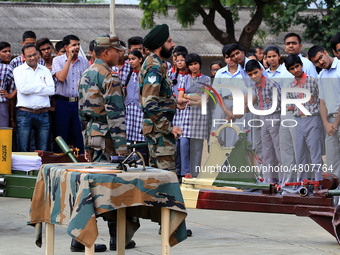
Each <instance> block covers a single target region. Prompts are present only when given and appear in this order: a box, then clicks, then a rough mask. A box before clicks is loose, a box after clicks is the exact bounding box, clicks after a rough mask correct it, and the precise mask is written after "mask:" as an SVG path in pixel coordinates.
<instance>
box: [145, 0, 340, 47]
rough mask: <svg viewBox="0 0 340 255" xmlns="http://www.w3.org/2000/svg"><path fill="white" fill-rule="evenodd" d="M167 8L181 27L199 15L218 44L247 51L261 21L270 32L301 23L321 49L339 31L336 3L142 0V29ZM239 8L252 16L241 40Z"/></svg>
mask: <svg viewBox="0 0 340 255" xmlns="http://www.w3.org/2000/svg"><path fill="white" fill-rule="evenodd" d="M311 4H314V5H315V6H317V7H318V11H315V14H313V15H306V12H305V11H307V9H308V6H310V5H311ZM169 6H173V7H175V8H176V12H175V17H176V19H177V20H178V21H179V23H180V24H181V25H182V26H183V27H184V28H185V27H189V26H191V25H193V24H194V23H195V21H196V19H197V17H199V16H200V17H201V18H202V19H203V24H204V26H205V27H206V28H207V30H208V31H209V32H210V34H211V35H212V36H213V37H214V38H215V39H216V40H217V41H219V42H220V43H221V44H223V45H225V44H229V43H235V42H238V43H240V44H241V45H242V46H243V47H245V48H246V49H249V48H250V46H251V43H252V41H253V38H254V36H255V34H256V32H258V31H259V26H260V25H261V23H262V22H263V21H265V22H266V24H267V25H269V26H270V28H271V32H273V33H278V32H280V31H287V30H288V29H289V28H290V27H291V25H299V24H303V25H304V26H305V27H306V28H308V29H306V32H305V33H304V37H305V38H307V39H311V40H312V41H313V42H315V43H316V42H323V43H322V44H323V45H324V46H328V45H327V43H326V41H329V39H330V37H331V36H332V35H333V34H334V33H335V30H337V29H338V24H339V21H340V20H339V19H340V8H339V7H338V6H339V0H285V1H279V0H141V1H140V7H141V8H142V9H143V10H144V17H143V19H142V24H141V25H142V27H143V28H147V27H152V26H153V25H154V17H155V15H156V14H160V15H167V14H168V8H169ZM241 7H249V8H250V10H251V15H250V17H249V20H248V23H247V24H246V25H245V26H244V27H243V29H242V31H241V35H240V37H239V38H236V35H235V23H236V22H237V21H238V20H239V16H238V11H239V10H240V8H241ZM325 7H327V8H326V10H325V9H324V8H325ZM336 7H337V8H336ZM216 15H220V16H221V17H222V18H223V19H224V20H225V25H224V27H223V28H220V27H218V26H217V25H216V22H215V18H216Z"/></svg>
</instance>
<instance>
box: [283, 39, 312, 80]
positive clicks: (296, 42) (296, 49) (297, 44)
mask: <svg viewBox="0 0 340 255" xmlns="http://www.w3.org/2000/svg"><path fill="white" fill-rule="evenodd" d="M301 42H302V41H301V37H300V36H299V35H298V34H295V33H288V34H286V35H285V37H284V43H285V51H286V53H287V54H296V55H298V56H299V58H300V59H301V61H302V64H303V66H302V71H304V73H305V74H307V75H308V76H312V77H314V78H318V73H317V71H316V69H315V66H314V65H313V63H312V62H311V61H310V60H309V59H308V58H305V57H303V56H302V54H301V53H300V51H301V49H302V43H301Z"/></svg>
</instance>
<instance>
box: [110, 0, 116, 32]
mask: <svg viewBox="0 0 340 255" xmlns="http://www.w3.org/2000/svg"><path fill="white" fill-rule="evenodd" d="M110 34H116V5H115V0H111V1H110Z"/></svg>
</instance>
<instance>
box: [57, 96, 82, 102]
mask: <svg viewBox="0 0 340 255" xmlns="http://www.w3.org/2000/svg"><path fill="white" fill-rule="evenodd" d="M56 99H57V100H61V101H67V102H70V103H76V102H78V101H79V97H64V96H61V95H57V96H56Z"/></svg>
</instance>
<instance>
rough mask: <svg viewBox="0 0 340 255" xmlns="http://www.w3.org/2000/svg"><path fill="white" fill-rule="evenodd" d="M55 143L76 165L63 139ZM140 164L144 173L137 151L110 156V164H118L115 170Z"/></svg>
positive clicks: (57, 138) (58, 139) (125, 169)
mask: <svg viewBox="0 0 340 255" xmlns="http://www.w3.org/2000/svg"><path fill="white" fill-rule="evenodd" d="M55 141H56V142H57V144H58V145H59V147H60V149H61V150H62V151H63V153H64V154H65V155H67V156H69V158H70V159H71V160H72V162H73V163H78V161H77V159H76V158H75V157H74V155H73V153H72V150H71V149H70V147H69V146H68V145H67V144H66V142H65V141H64V139H63V138H62V137H61V136H58V137H56V139H55ZM145 145H146V144H145V143H139V144H129V145H128V148H131V149H133V148H138V147H144V146H145ZM140 162H142V163H143V171H145V161H144V158H143V156H142V154H141V153H140V152H138V151H132V152H131V153H130V154H129V155H128V156H127V157H125V156H111V163H118V166H117V169H119V170H124V171H127V166H126V165H125V164H127V165H129V167H137V164H138V163H140Z"/></svg>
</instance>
